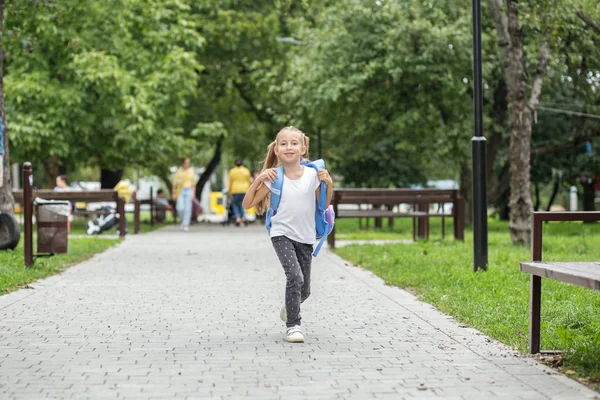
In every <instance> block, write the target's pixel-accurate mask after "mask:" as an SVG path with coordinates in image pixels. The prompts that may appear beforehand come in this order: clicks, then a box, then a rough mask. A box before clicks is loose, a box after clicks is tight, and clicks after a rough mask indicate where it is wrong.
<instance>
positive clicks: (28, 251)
mask: <svg viewBox="0 0 600 400" xmlns="http://www.w3.org/2000/svg"><path fill="white" fill-rule="evenodd" d="M32 179H33V178H32V170H31V163H30V162H26V163H25V164H24V165H23V230H24V232H23V233H24V236H25V237H24V239H25V244H24V246H25V252H24V257H25V266H26V267H31V266H32V265H33V189H32V187H31V184H32Z"/></svg>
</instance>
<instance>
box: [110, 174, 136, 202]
mask: <svg viewBox="0 0 600 400" xmlns="http://www.w3.org/2000/svg"><path fill="white" fill-rule="evenodd" d="M113 189H114V190H116V191H117V192H118V193H119V197H122V198H123V199H125V204H127V203H129V200H131V196H132V195H133V190H132V189H131V181H130V180H129V179H121V180H120V181H119V182H117V184H116V185H115V187H114V188H113Z"/></svg>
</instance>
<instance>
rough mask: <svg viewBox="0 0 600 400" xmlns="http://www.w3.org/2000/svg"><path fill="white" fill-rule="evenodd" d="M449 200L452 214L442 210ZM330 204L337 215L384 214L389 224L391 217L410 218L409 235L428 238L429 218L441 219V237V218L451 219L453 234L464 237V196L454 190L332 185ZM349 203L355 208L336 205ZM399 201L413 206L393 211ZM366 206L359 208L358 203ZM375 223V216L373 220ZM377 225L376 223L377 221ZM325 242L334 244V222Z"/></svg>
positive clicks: (456, 236) (443, 230) (361, 215)
mask: <svg viewBox="0 0 600 400" xmlns="http://www.w3.org/2000/svg"><path fill="white" fill-rule="evenodd" d="M445 203H452V205H453V207H452V214H446V213H444V212H443V204H445ZM332 204H333V208H334V211H335V217H336V219H337V218H376V219H379V218H388V224H389V225H390V226H391V225H392V224H393V219H394V218H412V219H413V239H414V240H416V232H417V231H418V236H419V237H420V238H429V218H430V217H440V218H441V219H442V237H444V235H445V218H447V217H451V218H453V220H454V238H455V239H457V240H464V199H463V198H462V197H461V196H460V194H459V192H458V190H444V189H336V190H335V191H334V193H333V198H332ZM342 204H353V205H357V206H358V207H359V209H358V210H344V209H341V208H340V207H339V206H340V205H342ZM400 204H409V205H412V206H413V210H412V211H408V212H401V211H394V208H395V207H396V206H399V205H400ZM431 204H439V205H440V207H439V208H440V209H441V211H442V212H435V213H430V212H429V206H430V205H431ZM365 205H366V207H367V209H365V210H363V209H361V207H362V206H365ZM376 224H377V220H376ZM379 225H380V224H379ZM327 240H328V243H329V246H331V247H332V248H333V247H335V226H334V228H333V231H332V232H331V233H330V234H329V236H328V237H327Z"/></svg>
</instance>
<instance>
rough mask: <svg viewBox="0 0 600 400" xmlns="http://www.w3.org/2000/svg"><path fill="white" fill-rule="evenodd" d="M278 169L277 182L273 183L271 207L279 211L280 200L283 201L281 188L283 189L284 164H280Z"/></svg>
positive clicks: (274, 210)
mask: <svg viewBox="0 0 600 400" xmlns="http://www.w3.org/2000/svg"><path fill="white" fill-rule="evenodd" d="M276 170H277V178H276V179H275V182H273V184H271V203H270V208H271V209H272V210H273V212H277V208H278V207H279V202H280V201H281V190H282V189H283V166H282V165H280V166H279V167H277V168H276Z"/></svg>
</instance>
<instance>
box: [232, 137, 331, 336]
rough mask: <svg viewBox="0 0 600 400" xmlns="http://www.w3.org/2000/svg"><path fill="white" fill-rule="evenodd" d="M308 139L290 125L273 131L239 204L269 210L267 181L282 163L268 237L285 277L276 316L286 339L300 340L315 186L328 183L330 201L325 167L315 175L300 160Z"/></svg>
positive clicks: (307, 292) (312, 237)
mask: <svg viewBox="0 0 600 400" xmlns="http://www.w3.org/2000/svg"><path fill="white" fill-rule="evenodd" d="M308 143H309V139H308V137H307V136H306V135H305V134H304V133H303V132H302V131H300V130H299V129H297V128H294V127H293V126H288V127H285V128H283V129H282V130H280V131H279V133H277V137H276V138H275V141H274V142H272V143H271V144H270V145H269V150H268V153H267V156H266V158H265V161H264V164H263V168H262V172H261V173H260V175H258V177H257V178H256V179H255V180H254V182H253V183H252V185H251V186H250V188H249V189H248V191H247V192H246V196H245V197H244V201H243V203H242V206H243V207H244V208H246V209H248V208H251V207H255V208H256V211H257V212H258V213H259V214H263V213H264V212H265V211H266V210H267V209H268V208H269V202H270V191H271V185H272V183H273V182H275V178H276V177H277V170H276V169H275V168H274V167H276V166H278V165H283V171H284V180H283V189H282V191H281V201H280V203H279V207H278V209H277V213H276V214H275V215H274V216H273V217H272V218H271V223H272V226H271V232H270V236H271V241H272V242H273V247H274V248H275V253H277V256H278V257H279V261H280V262H281V265H282V267H283V270H284V272H285V276H286V281H287V282H286V287H285V305H284V307H283V308H282V310H281V313H280V316H281V319H282V320H284V321H286V327H287V330H286V338H287V341H288V342H304V334H303V333H302V329H301V327H300V325H301V318H300V303H302V302H303V301H304V300H306V299H307V298H308V296H309V295H310V268H311V262H312V251H313V248H312V247H313V244H314V243H315V242H316V239H315V237H316V232H315V209H316V204H317V201H318V196H319V192H320V191H319V185H320V183H321V182H325V184H326V186H327V207H328V206H329V203H330V202H331V195H332V191H333V182H332V180H331V177H330V176H329V173H328V172H327V171H326V170H322V171H319V172H318V173H317V171H316V170H314V169H313V168H309V167H305V166H303V165H302V164H301V163H300V162H301V161H302V160H303V159H305V158H308Z"/></svg>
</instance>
